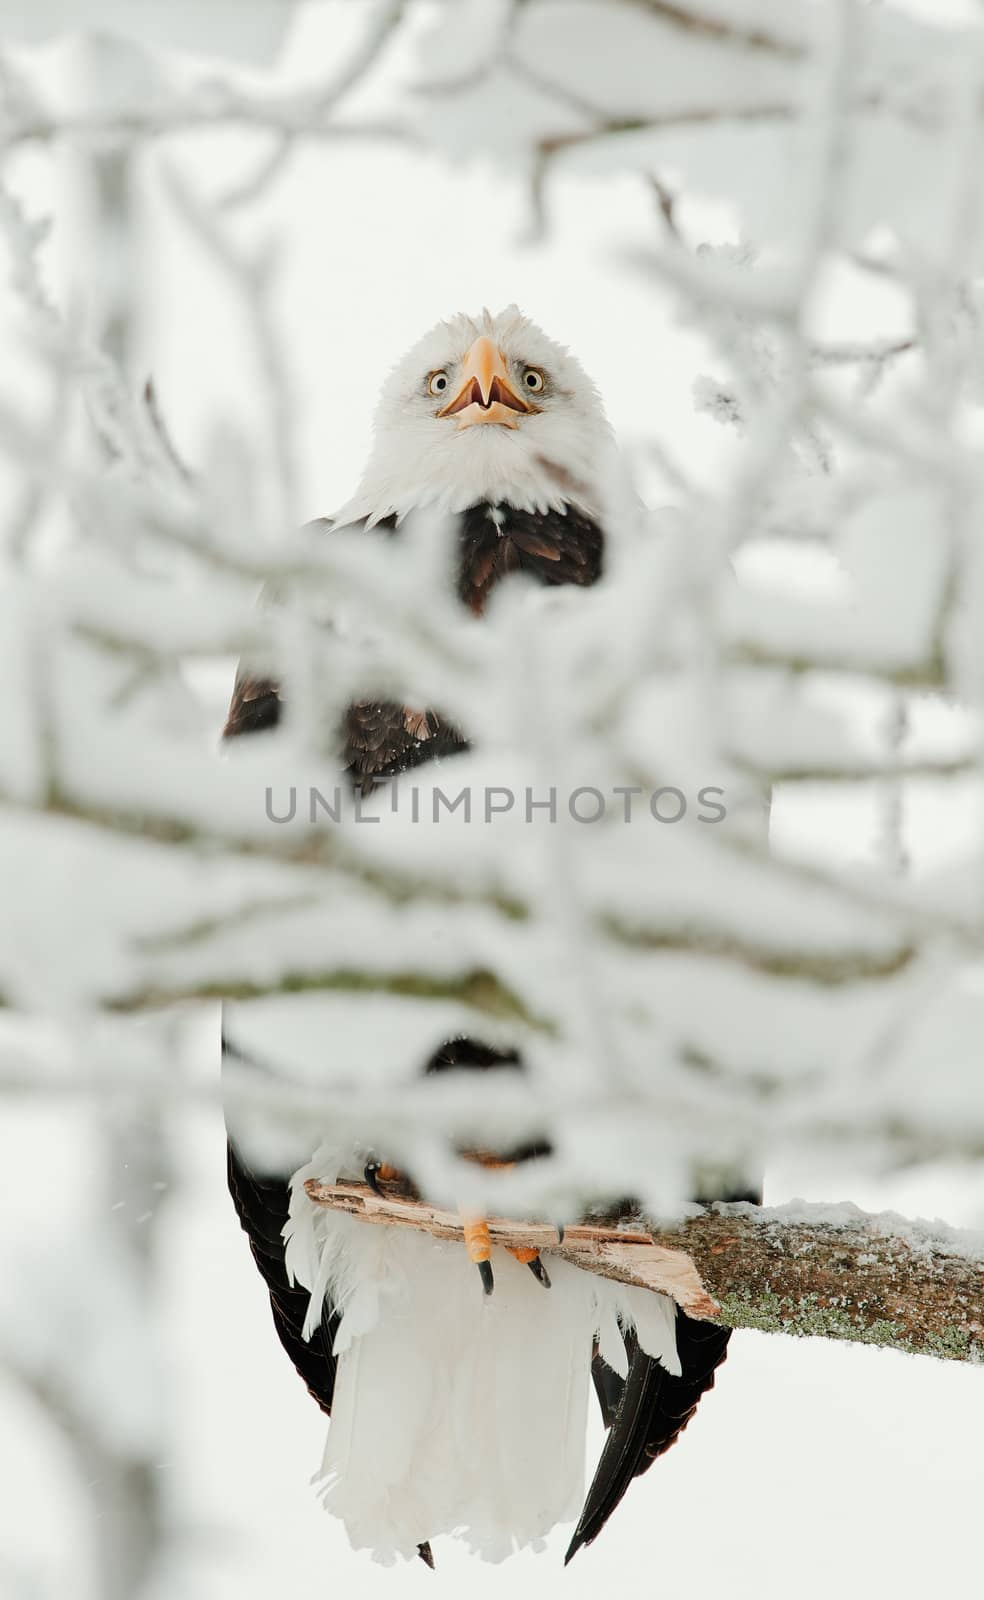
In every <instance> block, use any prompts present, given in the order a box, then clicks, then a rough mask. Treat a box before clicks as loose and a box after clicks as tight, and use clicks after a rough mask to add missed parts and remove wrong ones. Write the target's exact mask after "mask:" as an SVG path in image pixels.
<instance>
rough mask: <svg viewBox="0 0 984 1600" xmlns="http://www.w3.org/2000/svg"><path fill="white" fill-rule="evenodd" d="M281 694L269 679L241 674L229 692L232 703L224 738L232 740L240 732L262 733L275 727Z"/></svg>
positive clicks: (278, 719) (279, 709) (278, 717)
mask: <svg viewBox="0 0 984 1600" xmlns="http://www.w3.org/2000/svg"><path fill="white" fill-rule="evenodd" d="M280 711H281V705H280V694H279V691H278V689H277V685H276V684H275V683H274V682H273V681H272V680H271V679H270V678H254V677H251V676H250V675H249V673H240V675H239V676H238V677H237V678H236V686H235V688H234V689H233V691H232V702H231V704H230V706H229V715H228V716H227V717H226V725H225V727H224V728H223V729H222V737H223V739H233V738H235V736H236V735H237V734H240V733H262V732H263V730H264V729H266V728H275V727H276V725H277V723H278V722H279V721H280Z"/></svg>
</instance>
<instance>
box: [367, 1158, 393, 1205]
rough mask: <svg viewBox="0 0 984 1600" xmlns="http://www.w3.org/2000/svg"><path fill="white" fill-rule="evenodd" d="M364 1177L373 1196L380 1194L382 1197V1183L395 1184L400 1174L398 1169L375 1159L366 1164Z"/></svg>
mask: <svg viewBox="0 0 984 1600" xmlns="http://www.w3.org/2000/svg"><path fill="white" fill-rule="evenodd" d="M362 1176H363V1177H364V1178H365V1180H366V1183H367V1185H368V1186H369V1188H370V1189H371V1190H372V1192H373V1194H378V1195H379V1196H380V1197H382V1193H383V1191H382V1189H381V1188H380V1187H379V1185H380V1183H394V1182H395V1181H396V1179H397V1178H398V1177H399V1176H400V1173H399V1169H398V1168H397V1167H391V1166H390V1165H389V1163H388V1162H386V1161H377V1160H376V1159H375V1158H373V1160H372V1161H367V1162H366V1164H365V1167H364V1168H363V1172H362Z"/></svg>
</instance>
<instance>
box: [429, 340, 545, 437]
mask: <svg viewBox="0 0 984 1600" xmlns="http://www.w3.org/2000/svg"><path fill="white" fill-rule="evenodd" d="M535 409H536V407H535V406H531V405H530V404H529V402H528V401H526V400H524V399H523V398H522V396H521V395H518V394H517V393H516V391H515V389H513V388H512V386H511V384H510V382H509V374H508V371H507V369H506V363H505V361H504V360H503V357H502V351H501V350H498V349H497V348H496V346H495V345H494V344H493V343H492V340H491V339H487V338H486V337H485V335H484V334H482V336H481V338H480V339H476V340H475V343H474V344H473V345H472V347H471V349H470V350H469V352H468V354H467V355H466V357H465V360H464V365H463V366H462V369H461V388H460V389H459V390H458V393H457V394H456V395H455V397H454V399H453V400H449V402H448V404H447V405H446V406H442V407H441V410H440V411H439V412H438V413H437V414H438V416H439V417H455V418H456V419H457V421H456V423H455V426H456V427H458V428H470V427H472V426H473V424H475V423H479V422H497V423H498V424H499V425H500V427H503V428H515V426H516V421H517V415H521V414H523V413H524V412H529V411H534V410H535Z"/></svg>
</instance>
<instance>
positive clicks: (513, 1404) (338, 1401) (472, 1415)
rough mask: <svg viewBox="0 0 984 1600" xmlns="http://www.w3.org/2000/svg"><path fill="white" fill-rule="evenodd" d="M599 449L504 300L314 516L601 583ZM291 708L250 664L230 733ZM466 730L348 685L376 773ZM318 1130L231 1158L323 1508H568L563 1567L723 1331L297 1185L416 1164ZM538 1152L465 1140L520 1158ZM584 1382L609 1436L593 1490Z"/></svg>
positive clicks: (463, 572) (449, 1057)
mask: <svg viewBox="0 0 984 1600" xmlns="http://www.w3.org/2000/svg"><path fill="white" fill-rule="evenodd" d="M611 448H612V441H611V434H610V429H609V425H608V422H607V420H606V417H605V414H604V410H603V408H602V404H601V401H600V398H599V395H598V393H597V390H596V389H595V387H594V385H593V384H592V383H591V381H590V380H589V378H588V377H587V375H586V374H585V372H584V371H583V369H582V368H581V366H580V364H579V363H578V362H577V361H576V360H575V359H574V357H573V356H572V355H571V354H570V353H569V352H568V351H567V350H565V349H563V348H562V347H561V346H560V345H558V344H556V343H554V341H553V340H551V339H549V338H548V337H547V336H546V335H545V334H544V333H543V332H542V331H541V330H540V329H539V328H538V327H536V326H535V325H534V324H533V323H532V322H531V321H529V320H528V319H527V318H526V317H525V316H523V315H522V314H521V313H520V312H519V310H518V309H517V308H516V307H514V306H513V307H509V308H508V309H507V310H506V311H504V312H502V313H500V314H499V315H497V316H490V315H489V313H488V312H486V313H484V314H483V315H482V316H480V317H478V318H472V317H468V316H457V317H454V318H453V319H451V320H449V321H446V322H441V323H439V324H438V325H437V326H436V327H435V328H433V329H432V330H431V331H430V332H429V333H428V334H426V335H425V337H424V338H423V339H421V340H420V341H419V343H417V344H416V345H414V347H413V349H412V350H410V352H409V353H408V354H407V355H406V356H405V357H404V359H403V360H402V361H401V362H400V363H399V365H398V366H397V367H396V368H395V370H394V371H393V373H392V374H391V376H390V377H389V379H388V381H387V382H386V384H385V387H384V388H383V391H382V394H381V398H380V402H379V407H378V412H377V416H376V428H375V441H374V446H373V449H372V452H371V455H370V458H369V461H368V464H367V466H366V469H365V472H364V474H363V477H362V480H361V482H360V484H359V486H358V488H357V490H356V492H355V494H354V496H353V498H352V499H351V501H349V503H348V504H347V505H346V506H345V507H344V508H343V509H342V511H341V512H340V513H339V514H338V516H337V517H335V518H333V519H331V521H330V522H326V523H325V525H324V526H325V529H326V532H327V530H329V529H330V528H333V527H340V526H349V525H352V524H357V525H360V526H362V527H363V528H365V529H366V531H367V533H369V532H371V531H372V530H378V536H382V537H395V538H399V534H400V526H401V523H402V521H403V519H404V518H405V517H406V516H407V514H408V513H410V512H412V511H415V510H417V509H418V508H420V507H422V506H425V505H428V504H433V505H439V506H440V507H441V508H442V509H444V510H445V511H446V512H449V513H453V514H456V515H457V517H458V519H459V520H458V532H457V538H458V545H457V588H458V594H459V597H460V599H461V601H462V603H463V604H464V605H466V606H468V607H469V608H470V609H471V610H472V611H473V612H475V613H476V614H481V612H482V611H483V609H484V607H485V604H486V601H487V599H488V596H489V594H490V592H491V591H492V589H493V588H494V587H495V585H496V584H498V583H499V582H501V581H502V580H504V579H506V578H508V576H509V574H510V573H513V572H517V571H519V572H525V573H527V574H528V575H530V576H531V577H532V578H534V579H535V580H537V581H538V582H540V583H542V584H548V585H549V584H567V585H582V586H584V585H590V584H593V583H595V582H596V580H597V579H598V578H599V577H600V576H601V573H602V570H603V565H604V559H605V533H604V526H603V511H602V505H603V495H602V493H601V489H602V483H603V478H604V473H605V471H606V462H607V460H608V456H609V452H610V450H611ZM281 705H282V702H281V694H280V690H279V687H278V685H277V684H276V683H275V682H273V681H271V680H270V679H269V677H265V676H256V675H254V674H252V673H251V672H250V671H249V670H248V668H245V669H241V671H240V675H239V678H238V680H237V683H236V686H235V690H234V693H233V698H232V705H231V708H230V711H229V717H228V722H227V724H226V728H225V736H226V737H227V738H233V737H236V736H240V735H242V734H246V733H257V732H260V731H262V730H264V729H267V728H270V727H273V726H274V725H275V724H276V723H277V721H278V719H279V717H280V714H281ZM467 737H468V730H466V729H458V728H456V727H454V726H453V725H452V724H451V723H450V722H449V721H448V720H447V719H446V718H445V717H444V716H443V715H442V713H441V712H440V711H437V710H433V709H430V708H426V709H423V710H421V709H420V708H416V707H408V706H404V705H401V704H398V703H396V702H385V701H384V702H381V701H378V700H361V701H357V702H355V703H353V704H352V705H350V706H349V708H348V710H347V712H346V714H345V717H344V720H343V725H342V727H341V729H340V731H339V740H338V742H339V753H340V756H341V760H342V763H343V765H344V767H345V768H346V770H347V771H348V773H349V774H350V776H351V780H352V783H353V785H354V787H356V788H357V789H359V790H361V791H363V792H364V791H367V790H370V789H372V787H373V786H374V785H375V784H377V783H379V782H380V781H381V780H383V779H389V778H391V777H393V776H394V775H395V774H397V773H402V772H404V771H407V770H408V769H410V768H413V767H415V766H418V765H419V764H421V763H422V762H428V761H431V760H433V759H435V758H438V757H442V756H443V757H448V756H453V755H454V754H455V753H456V752H457V751H459V750H461V749H463V748H465V747H466V745H467ZM223 1035H224V1038H223V1043H224V1049H225V1052H226V1055H227V1056H228V1057H229V1058H230V1060H235V1059H243V1058H245V1059H247V1060H249V1061H251V1062H252V1063H253V1064H257V1063H258V1064H259V1065H261V1066H262V1065H263V1052H262V1048H261V1047H258V1046H257V1044H256V1041H255V1039H254V1040H251V1039H250V1030H249V1025H248V1008H246V1009H245V1010H244V1011H239V1010H237V1009H236V1008H232V1007H227V1008H226V1014H225V1017H224V1026H223ZM325 1044H326V1047H328V1048H330V1045H331V1040H330V1039H326V1040H325ZM425 1070H426V1071H427V1072H431V1073H433V1072H442V1071H471V1072H476V1071H522V1062H521V1061H520V1060H519V1058H518V1056H517V1055H516V1053H515V1052H510V1051H503V1050H500V1049H495V1048H493V1047H491V1046H490V1045H487V1044H484V1043H482V1042H481V1041H479V1040H474V1039H468V1038H465V1039H460V1038H459V1039H455V1040H450V1041H448V1042H447V1043H446V1044H445V1045H443V1046H442V1047H441V1048H440V1049H439V1050H437V1051H436V1053H435V1054H434V1056H433V1057H432V1058H431V1060H430V1061H428V1062H427V1064H426V1068H425ZM311 1148H312V1154H311V1160H310V1161H309V1162H308V1163H307V1164H306V1165H304V1166H303V1167H301V1168H300V1170H298V1171H296V1172H294V1173H270V1172H261V1171H256V1170H254V1169H253V1168H252V1167H251V1165H250V1163H249V1161H248V1160H247V1157H246V1155H245V1154H244V1152H243V1150H242V1149H241V1148H240V1147H239V1145H238V1144H237V1142H236V1139H235V1135H234V1130H233V1133H232V1135H231V1136H230V1140H229V1145H228V1176H229V1186H230V1189H231V1192H232V1197H233V1200H234V1202H235V1205H236V1209H237V1211H238V1213H239V1217H240V1220H241V1222H242V1225H243V1227H244V1229H245V1230H246V1232H247V1234H248V1236H249V1240H250V1244H251V1246H252V1250H253V1255H254V1257H255V1260H256V1263H257V1265H258V1267H259V1269H260V1272H261V1273H262V1275H263V1277H264V1279H265V1280H266V1284H267V1287H268V1289H269V1293H270V1301H271V1306H272V1310H273V1317H274V1322H275V1325H276V1329H277V1333H278V1335H279V1337H280V1340H281V1342H282V1344H283V1346H284V1348H285V1350H286V1351H287V1354H288V1355H289V1356H290V1358H291V1360H292V1361H293V1363H294V1365H295V1367H296V1369H297V1371H298V1373H299V1374H300V1375H301V1377H302V1378H303V1379H304V1380H305V1382H306V1383H307V1386H308V1388H309V1390H310V1392H311V1394H312V1395H313V1397H314V1399H315V1400H316V1401H317V1402H318V1404H319V1405H320V1406H321V1408H322V1410H324V1411H325V1412H326V1413H328V1414H329V1415H330V1417H331V1425H330V1428H329V1430H328V1442H327V1446H326V1451H325V1457H324V1461H323V1465H322V1471H321V1477H320V1483H321V1487H322V1491H323V1495H324V1500H325V1504H326V1506H327V1507H328V1509H329V1510H331V1511H332V1512H334V1513H335V1514H336V1515H337V1516H339V1517H340V1518H341V1519H342V1520H343V1522H344V1524H345V1526H346V1529H347V1532H348V1535H349V1538H350V1540H351V1542H352V1544H353V1545H354V1546H355V1547H357V1548H368V1549H370V1550H372V1551H373V1552H374V1554H376V1555H377V1556H378V1557H379V1558H380V1559H382V1560H392V1559H394V1558H399V1557H411V1556H414V1555H415V1554H419V1555H420V1556H421V1557H422V1558H423V1559H424V1560H425V1561H427V1562H428V1563H429V1564H432V1561H433V1556H432V1552H431V1545H430V1541H431V1539H433V1538H434V1537H435V1536H436V1535H440V1534H456V1535H458V1536H460V1537H463V1538H465V1539H466V1540H467V1541H468V1543H469V1544H470V1546H471V1548H472V1549H473V1550H474V1551H476V1552H477V1553H479V1554H481V1555H482V1556H484V1557H486V1558H487V1559H490V1560H501V1559H502V1558H503V1557H505V1556H507V1555H508V1554H509V1553H510V1552H511V1551H513V1550H514V1549H517V1548H521V1547H523V1546H525V1545H533V1546H535V1545H536V1544H537V1542H538V1541H540V1540H541V1539H542V1538H543V1537H544V1536H545V1535H546V1534H547V1533H548V1532H549V1531H550V1529H551V1528H552V1527H553V1526H554V1525H555V1524H557V1523H558V1522H563V1521H576V1528H575V1531H574V1535H573V1538H572V1540H571V1543H570V1547H569V1549H568V1552H567V1559H568V1560H570V1558H571V1556H572V1555H573V1554H574V1553H575V1551H576V1550H577V1549H578V1548H580V1546H581V1545H584V1544H587V1543H590V1542H591V1541H592V1540H593V1539H594V1538H595V1537H596V1536H597V1534H598V1533H599V1532H600V1531H601V1529H602V1527H603V1526H604V1524H605V1522H606V1521H607V1519H608V1517H609V1516H610V1515H611V1513H612V1511H613V1510H614V1509H615V1507H616V1505H617V1504H618V1502H619V1501H620V1499H621V1498H622V1496H623V1495H624V1493H625V1491H626V1489H627V1488H628V1486H629V1484H630V1483H631V1482H632V1479H633V1478H634V1477H635V1476H637V1475H638V1474H639V1473H642V1472H645V1471H646V1470H647V1468H648V1467H649V1466H650V1465H651V1463H652V1462H653V1460H655V1458H656V1457H657V1456H660V1455H662V1454H663V1453H664V1451H666V1450H667V1449H669V1447H670V1446H671V1445H672V1444H673V1443H674V1441H675V1440H676V1439H677V1437H678V1436H679V1434H680V1433H681V1431H682V1430H683V1428H685V1427H686V1424H687V1422H688V1421H689V1419H690V1417H691V1416H692V1414H693V1412H694V1409H695V1407H696V1405H697V1402H698V1401H699V1399H700V1397H701V1395H702V1394H703V1393H704V1391H705V1390H706V1389H708V1388H709V1387H710V1386H711V1385H712V1384H713V1381H714V1372H715V1369H716V1368H717V1366H718V1365H719V1364H720V1362H721V1361H722V1360H723V1359H724V1355H725V1351H726V1347H727V1342H728V1338H729V1332H728V1330H726V1329H722V1328H719V1327H717V1326H715V1325H712V1324H710V1323H702V1322H698V1321H695V1320H694V1319H692V1318H690V1317H688V1316H686V1315H685V1314H684V1313H682V1312H680V1311H678V1310H677V1309H676V1308H675V1306H674V1305H673V1302H672V1301H670V1300H668V1299H667V1298H666V1297H664V1296H662V1295H658V1294H655V1293H652V1292H650V1291H647V1290H641V1289H636V1288H630V1287H628V1286H626V1285H623V1284H616V1283H612V1282H609V1281H607V1280H604V1279H601V1278H598V1277H596V1276H594V1275H593V1274H589V1273H585V1272H583V1271H581V1270H580V1269H578V1268H576V1267H574V1266H572V1265H571V1264H569V1263H568V1262H566V1261H563V1260H560V1259H557V1258H554V1259H552V1260H551V1261H550V1263H549V1270H548V1267H547V1266H546V1265H545V1264H544V1263H543V1262H542V1261H541V1260H540V1259H539V1257H538V1256H537V1255H536V1254H535V1253H533V1252H528V1251H527V1252H516V1253H514V1254H512V1255H510V1254H509V1253H508V1252H506V1251H504V1250H497V1251H495V1252H493V1251H492V1248H491V1245H490V1241H489V1236H488V1230H487V1228H485V1226H484V1224H483V1222H482V1219H481V1218H470V1219H468V1221H467V1226H466V1229H465V1237H466V1245H467V1248H466V1249H463V1248H462V1247H461V1246H460V1245H457V1244H454V1243H450V1242H445V1241H439V1240H436V1239H434V1238H432V1237H430V1236H427V1235H424V1234H420V1233H415V1232H413V1231H412V1230H409V1229H404V1228H379V1227H368V1226H366V1225H365V1224H363V1223H360V1222H359V1221H358V1220H356V1219H354V1218H352V1217H349V1216H346V1215H342V1214H340V1213H338V1212H336V1211H330V1210H325V1209H323V1208H319V1207H316V1206H315V1205H314V1204H312V1202H311V1200H310V1199H309V1198H308V1195H307V1193H306V1191H305V1188H304V1182H305V1180H306V1179H309V1178H315V1179H319V1180H322V1181H325V1182H334V1181H335V1180H336V1179H338V1178H343V1177H348V1178H354V1179H359V1178H362V1177H365V1179H366V1180H367V1181H368V1182H369V1183H371V1184H372V1185H373V1186H376V1185H378V1184H379V1183H380V1182H381V1181H385V1180H387V1179H389V1180H395V1181H397V1182H403V1183H405V1184H407V1185H409V1184H410V1183H411V1182H412V1180H411V1179H410V1178H409V1175H405V1174H403V1175H401V1174H397V1173H395V1172H391V1171H389V1170H388V1169H387V1168H386V1166H385V1165H384V1163H383V1162H382V1161H381V1160H380V1159H379V1157H378V1156H377V1153H376V1152H374V1151H373V1150H372V1149H371V1148H370V1147H369V1146H368V1145H366V1146H363V1147H359V1148H353V1147H351V1146H349V1147H347V1148H346V1147H344V1146H340V1145H339V1142H338V1141H337V1140H333V1138H332V1133H331V1130H330V1129H321V1130H318V1137H316V1138H313V1139H312V1146H311ZM544 1149H545V1146H540V1147H532V1148H527V1149H525V1150H523V1149H517V1150H512V1151H497V1152H473V1153H472V1154H473V1156H474V1158H475V1159H479V1160H485V1161H493V1160H494V1161H497V1162H501V1161H517V1160H522V1159H535V1158H536V1157H537V1156H538V1155H540V1154H542V1153H543V1152H544ZM383 1155H384V1156H385V1153H383ZM499 1257H501V1259H499ZM476 1266H477V1268H478V1271H477V1272H476V1270H475V1269H476ZM493 1288H494V1290H495V1292H494V1294H493V1293H492V1292H491V1291H492V1290H493ZM592 1380H593V1385H594V1390H595V1393H596V1395H597V1400H598V1403H599V1405H600V1408H601V1414H602V1418H603V1421H604V1424H605V1427H606V1428H607V1430H608V1435H607V1441H606V1444H605V1447H604V1450H603V1452H602V1456H601V1459H600V1461H599V1463H598V1467H597V1470H596V1472H595V1475H594V1479H593V1481H592V1483H591V1485H590V1488H589V1490H588V1493H587V1497H586V1498H585V1497H584V1484H583V1474H584V1454H585V1438H586V1420H587V1404H588V1397H589V1389H590V1387H591V1384H592Z"/></svg>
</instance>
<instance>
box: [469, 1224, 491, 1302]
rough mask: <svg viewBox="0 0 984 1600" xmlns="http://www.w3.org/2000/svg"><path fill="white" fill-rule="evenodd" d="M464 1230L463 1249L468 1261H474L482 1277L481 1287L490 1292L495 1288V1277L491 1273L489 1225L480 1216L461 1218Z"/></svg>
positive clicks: (487, 1292)
mask: <svg viewBox="0 0 984 1600" xmlns="http://www.w3.org/2000/svg"><path fill="white" fill-rule="evenodd" d="M462 1221H463V1225H464V1230H465V1249H466V1250H467V1251H468V1259H469V1261H474V1263H475V1265H476V1266H477V1268H478V1271H479V1274H480V1276H481V1279H482V1288H483V1289H484V1291H485V1293H486V1294H491V1293H492V1290H493V1289H494V1288H495V1278H494V1277H493V1275H492V1262H491V1261H490V1260H489V1257H490V1256H491V1254H492V1239H491V1237H490V1235H489V1225H488V1223H487V1222H486V1221H485V1220H484V1218H482V1217H472V1218H467V1217H466V1218H463V1219H462Z"/></svg>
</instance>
